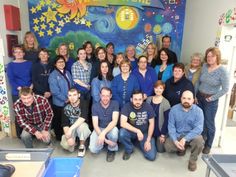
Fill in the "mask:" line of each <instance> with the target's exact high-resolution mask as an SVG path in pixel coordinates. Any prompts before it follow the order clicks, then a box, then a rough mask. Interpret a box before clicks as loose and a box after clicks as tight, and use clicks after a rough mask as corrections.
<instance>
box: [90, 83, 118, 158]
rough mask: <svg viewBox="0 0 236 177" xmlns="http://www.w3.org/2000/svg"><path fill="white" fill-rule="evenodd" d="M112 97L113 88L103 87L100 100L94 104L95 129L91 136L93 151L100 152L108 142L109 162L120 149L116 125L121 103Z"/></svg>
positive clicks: (91, 148) (91, 149) (93, 118)
mask: <svg viewBox="0 0 236 177" xmlns="http://www.w3.org/2000/svg"><path fill="white" fill-rule="evenodd" d="M111 98H112V91H111V89H109V88H107V87H103V88H102V89H101V91H100V102H98V103H95V104H93V106H92V120H93V128H94V131H93V132H92V134H91V136H90V144H89V149H90V151H91V152H92V153H98V152H99V151H100V150H101V149H102V148H103V146H104V144H107V145H108V151H107V158H106V160H107V162H112V161H113V160H114V158H115V151H118V145H117V140H118V128H117V127H116V125H117V121H118V118H119V103H118V102H117V101H115V100H111Z"/></svg>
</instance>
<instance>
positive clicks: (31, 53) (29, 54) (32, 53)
mask: <svg viewBox="0 0 236 177" xmlns="http://www.w3.org/2000/svg"><path fill="white" fill-rule="evenodd" d="M38 56H39V49H28V50H25V55H24V59H25V60H28V61H31V62H32V63H35V62H38V60H39V59H38Z"/></svg>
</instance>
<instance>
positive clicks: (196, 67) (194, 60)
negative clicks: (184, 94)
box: [185, 53, 202, 85]
mask: <svg viewBox="0 0 236 177" xmlns="http://www.w3.org/2000/svg"><path fill="white" fill-rule="evenodd" d="M201 70H202V55H201V54H200V53H194V54H193V55H192V56H191V63H190V65H188V66H187V67H186V68H185V76H186V78H187V79H189V80H190V81H192V83H193V85H195V84H196V82H197V81H198V79H199V77H200V74H201Z"/></svg>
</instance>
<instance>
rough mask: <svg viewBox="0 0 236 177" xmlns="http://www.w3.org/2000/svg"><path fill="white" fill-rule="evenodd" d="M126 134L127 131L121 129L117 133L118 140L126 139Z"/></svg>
mask: <svg viewBox="0 0 236 177" xmlns="http://www.w3.org/2000/svg"><path fill="white" fill-rule="evenodd" d="M127 133H128V131H127V130H126V129H124V128H121V129H120V132H119V138H120V139H124V138H125V137H127Z"/></svg>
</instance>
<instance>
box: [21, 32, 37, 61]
mask: <svg viewBox="0 0 236 177" xmlns="http://www.w3.org/2000/svg"><path fill="white" fill-rule="evenodd" d="M23 47H24V51H25V56H24V59H25V60H28V61H32V62H37V61H38V54H39V44H38V40H37V38H36V37H35V35H34V33H33V32H31V31H27V32H26V33H25V36H24V41H23Z"/></svg>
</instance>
